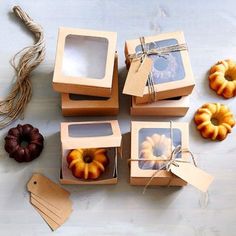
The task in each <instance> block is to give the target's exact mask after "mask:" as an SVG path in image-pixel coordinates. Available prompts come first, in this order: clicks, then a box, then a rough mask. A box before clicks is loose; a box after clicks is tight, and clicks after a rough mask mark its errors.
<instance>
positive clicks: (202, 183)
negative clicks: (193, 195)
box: [170, 162, 214, 192]
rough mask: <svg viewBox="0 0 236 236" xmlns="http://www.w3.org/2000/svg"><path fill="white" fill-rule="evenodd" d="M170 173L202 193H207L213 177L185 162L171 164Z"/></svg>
mask: <svg viewBox="0 0 236 236" xmlns="http://www.w3.org/2000/svg"><path fill="white" fill-rule="evenodd" d="M170 171H171V172H172V173H173V174H175V175H177V176H178V177H180V178H181V179H183V180H185V181H186V182H188V183H189V184H191V185H193V186H194V187H196V188H197V189H199V190H201V191H202V192H207V190H208V188H209V186H210V184H211V183H212V181H213V179H214V177H213V176H211V175H209V174H208V173H206V172H205V171H203V170H201V169H199V168H197V167H195V166H194V165H193V164H192V163H187V162H177V165H173V164H171V166H170Z"/></svg>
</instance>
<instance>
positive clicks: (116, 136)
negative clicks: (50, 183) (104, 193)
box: [60, 120, 121, 185]
mask: <svg viewBox="0 0 236 236" xmlns="http://www.w3.org/2000/svg"><path fill="white" fill-rule="evenodd" d="M61 143H62V167H61V173H60V182H61V183H62V184H83V185H85V184H88V185H90V184H116V183H117V181H118V172H117V159H118V156H119V148H120V145H121V133H120V128H119V124H118V121H117V120H111V121H90V122H63V123H61ZM77 148H106V149H107V155H108V158H109V164H108V166H106V169H105V172H104V173H102V174H101V176H100V177H99V178H98V179H96V180H83V179H79V178H76V177H74V176H73V174H72V172H71V170H70V169H69V168H68V164H67V160H66V157H67V155H68V153H69V152H70V151H71V150H72V149H77Z"/></svg>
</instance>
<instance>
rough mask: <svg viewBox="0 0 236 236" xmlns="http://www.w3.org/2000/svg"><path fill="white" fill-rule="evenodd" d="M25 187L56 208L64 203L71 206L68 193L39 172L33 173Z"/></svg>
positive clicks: (59, 207)
mask: <svg viewBox="0 0 236 236" xmlns="http://www.w3.org/2000/svg"><path fill="white" fill-rule="evenodd" d="M27 188H28V191H29V192H31V193H33V194H35V195H36V196H38V197H40V198H41V199H42V200H44V201H46V202H48V203H49V204H51V205H54V206H55V207H57V208H58V209H61V208H62V206H64V205H66V206H71V201H70V200H69V195H70V193H69V192H67V191H66V190H65V189H63V188H61V187H60V186H59V185H57V184H56V183H54V182H52V181H51V180H50V179H48V178H47V177H45V176H43V175H41V174H33V176H32V178H31V179H30V181H29V182H28V184H27Z"/></svg>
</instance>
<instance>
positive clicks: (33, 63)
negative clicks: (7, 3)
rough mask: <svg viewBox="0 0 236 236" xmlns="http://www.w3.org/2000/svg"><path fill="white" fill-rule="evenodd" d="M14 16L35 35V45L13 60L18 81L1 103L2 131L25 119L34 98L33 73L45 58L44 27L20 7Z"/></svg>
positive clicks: (14, 10)
mask: <svg viewBox="0 0 236 236" xmlns="http://www.w3.org/2000/svg"><path fill="white" fill-rule="evenodd" d="M13 12H14V14H15V15H16V16H17V17H18V18H19V19H20V20H21V21H22V22H23V23H24V25H25V26H26V27H27V28H28V29H29V30H30V31H31V32H32V33H33V34H34V37H35V44H34V45H32V46H28V47H25V48H23V49H22V50H21V51H19V52H18V53H16V55H15V56H14V57H13V58H12V60H11V65H12V67H13V68H14V69H15V72H16V80H15V82H14V84H13V85H12V88H11V90H10V92H9V94H8V95H7V97H6V98H5V99H4V100H3V101H0V129H3V128H5V127H6V126H8V125H10V124H11V123H12V122H13V121H14V120H16V119H18V118H21V117H23V115H24V111H25V108H26V106H27V104H28V102H29V101H30V99H31V96H32V88H31V81H30V75H31V72H32V71H33V70H34V69H35V68H36V67H37V66H38V65H39V64H40V63H41V62H42V61H43V60H44V58H45V39H44V34H43V29H42V27H41V26H40V25H39V24H37V23H35V22H34V21H33V20H32V19H31V18H30V17H29V16H28V15H27V14H26V13H25V12H24V11H23V10H22V9H21V8H20V7H19V6H15V7H13Z"/></svg>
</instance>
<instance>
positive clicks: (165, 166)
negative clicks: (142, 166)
mask: <svg viewBox="0 0 236 236" xmlns="http://www.w3.org/2000/svg"><path fill="white" fill-rule="evenodd" d="M172 126H173V124H172V121H170V140H171V142H170V147H171V150H172V147H173V127H172ZM183 153H189V154H190V156H191V159H192V161H193V164H194V166H195V167H197V164H196V161H195V158H194V155H193V153H192V152H191V151H190V150H188V149H183V148H182V146H181V145H178V146H176V147H175V148H174V149H173V150H172V152H171V154H170V156H169V157H166V158H163V159H160V156H158V157H157V158H159V159H157V158H156V159H155V158H150V159H145V160H143V159H141V158H138V159H129V160H128V161H129V162H132V161H138V162H141V161H145V162H148V161H156V162H164V163H162V165H161V167H160V168H159V169H158V170H156V171H155V172H154V173H153V174H152V176H151V177H150V179H149V180H148V182H147V183H146V185H145V187H144V189H143V194H144V193H145V192H146V190H147V188H148V186H149V185H150V184H151V182H152V180H153V179H154V177H155V176H156V175H157V174H158V173H159V172H160V171H161V170H166V171H168V172H170V171H171V165H174V166H176V167H178V166H179V164H178V163H181V162H182V163H183V162H184V163H190V161H188V160H185V159H182V158H178V155H179V154H183ZM162 157H163V155H162ZM172 179H173V176H171V177H170V180H169V183H168V184H167V186H170V184H171V181H172Z"/></svg>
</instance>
